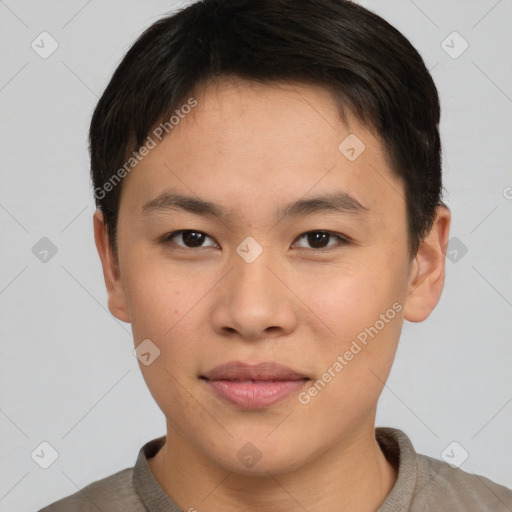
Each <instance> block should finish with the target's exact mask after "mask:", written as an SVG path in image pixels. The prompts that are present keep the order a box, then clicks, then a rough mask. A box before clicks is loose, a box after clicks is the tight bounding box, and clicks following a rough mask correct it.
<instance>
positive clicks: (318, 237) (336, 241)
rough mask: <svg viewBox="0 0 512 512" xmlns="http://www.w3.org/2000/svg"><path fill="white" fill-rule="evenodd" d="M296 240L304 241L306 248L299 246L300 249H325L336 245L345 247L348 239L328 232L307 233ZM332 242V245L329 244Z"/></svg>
mask: <svg viewBox="0 0 512 512" xmlns="http://www.w3.org/2000/svg"><path fill="white" fill-rule="evenodd" d="M298 240H305V242H306V243H307V244H308V245H309V247H308V246H304V245H302V246H299V247H300V248H301V249H303V248H306V249H326V248H330V247H334V246H336V245H347V244H348V243H349V240H348V238H346V237H344V236H342V235H337V234H335V233H331V232H330V231H308V232H307V233H304V234H303V235H301V236H300V237H299V238H298ZM331 242H332V243H331Z"/></svg>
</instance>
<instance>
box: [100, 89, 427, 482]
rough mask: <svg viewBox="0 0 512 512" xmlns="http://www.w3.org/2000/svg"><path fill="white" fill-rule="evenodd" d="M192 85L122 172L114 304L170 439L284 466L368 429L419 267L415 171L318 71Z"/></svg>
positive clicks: (240, 460) (221, 460) (210, 455)
mask: <svg viewBox="0 0 512 512" xmlns="http://www.w3.org/2000/svg"><path fill="white" fill-rule="evenodd" d="M194 98H195V99H196V100H197V105H196V106H195V107H194V108H193V109H190V110H191V111H190V112H189V113H187V114H186V115H183V114H182V117H180V120H179V122H178V123H177V124H176V125H175V126H174V128H173V129H172V133H171V134H170V135H169V136H167V137H166V138H163V140H162V141H161V142H159V143H158V144H157V145H156V147H154V148H153V149H151V150H150V151H149V152H148V154H147V155H146V156H145V157H144V158H143V159H142V160H141V161H140V163H139V164H138V165H137V167H136V168H135V169H134V170H133V171H132V172H131V173H130V174H129V175H128V176H127V177H126V178H125V180H124V182H123V189H122V194H121V201H120V209H119V220H118V273H117V274H116V273H115V272H114V273H113V274H112V276H113V277H112V279H111V280H114V281H115V280H117V283H116V286H115V290H114V288H113V287H112V286H111V287H110V303H109V305H110V308H111V311H112V312H113V313H114V314H115V315H116V316H117V317H118V318H120V319H122V320H125V321H130V322H131V324H132V328H133V333H134V339H135V344H136V345H137V346H138V345H139V344H140V343H141V342H143V340H150V341H145V342H144V343H145V344H146V345H141V347H143V346H144V347H146V349H144V353H145V354H149V355H145V356H144V358H145V359H146V361H144V362H145V363H148V362H149V363H150V364H147V365H146V364H142V363H141V370H142V372H143V375H144V378H145V380H146V382H147V384H148V386H149V389H150V391H151V393H152V394H153V396H154V398H155V400H156V402H157V403H158V405H159V406H160V408H161V409H162V411H163V412H164V414H165V416H166V418H167V421H168V427H169V430H170V431H172V432H173V436H174V437H173V439H175V440H176V442H179V443H181V445H182V446H183V447H186V449H188V450H191V451H194V452H195V453H197V454H200V455H199V456H200V457H205V458H207V459H208V460H210V461H213V462H214V463H216V464H218V465H219V466H221V467H223V468H225V469H227V470H229V471H234V472H238V473H250V474H263V473H264V472H265V471H270V472H272V473H273V474H279V473H282V472H286V471H290V470H291V469H294V468H299V467H301V466H304V465H305V464H308V463H309V462H312V461H313V460H314V459H315V458H318V457H319V456H322V455H324V454H327V453H333V450H334V451H335V450H336V447H340V446H343V445H345V444H347V443H348V442H349V440H351V439H356V438H357V436H358V435H360V433H361V432H365V431H366V432H368V429H370V430H372V431H373V425H374V416H375V409H376V403H377V399H378V397H379V395H380V393H381V390H382V388H383V385H384V381H385V380H386V378H387V376H388V373H389V371H390V368H391V364H392V361H393V357H394V354H395V350H396V346H397V342H398V338H399V334H400V330H401V325H402V321H403V315H404V312H405V311H406V307H407V304H406V303H407V301H408V300H409V298H410V295H411V290H412V289H413V284H414V283H413V279H414V276H415V275H416V274H417V273H418V272H417V271H419V266H418V264H417V261H416V260H414V258H411V257H410V255H409V254H408V243H407V237H406V233H407V218H406V204H405V201H404V188H403V184H402V182H401V181H400V180H399V179H398V178H397V177H396V176H395V175H394V174H393V172H392V171H391V169H390V168H389V167H388V164H387V163H386V158H385V155H384V153H383V149H382V147H381V145H380V143H379V142H378V140H377V139H376V138H375V137H374V136H373V135H372V134H371V133H370V132H369V131H368V130H367V129H366V128H365V127H363V126H362V125H361V124H359V123H358V122H357V120H355V119H353V118H350V117H349V118H348V125H347V124H345V123H343V122H342V121H341V119H340V116H339V114H338V107H337V104H336V102H335V100H334V99H333V97H331V95H330V94H329V93H328V92H327V91H326V90H324V89H322V88H319V87H315V86H310V85H292V84H275V83H274V84H272V85H258V84H255V83H252V82H245V81H242V80H236V81H235V80H232V81H227V80H225V81H223V82H219V83H216V84H213V83H211V84H209V85H207V86H203V88H201V89H199V90H197V91H196V92H195V93H194ZM185 110H186V111H188V110H189V109H185ZM150 135H151V134H150ZM347 137H350V138H349V139H347ZM153 138H155V137H153ZM344 141H345V142H344ZM363 144H364V146H363ZM98 229H99V228H98ZM103 260H104V267H105V266H108V262H106V259H105V257H103ZM107 275H108V270H107V271H106V276H107ZM106 278H107V280H108V279H110V278H108V277H106ZM158 351H159V355H158ZM155 355H158V357H156V358H155ZM226 363H235V364H234V368H235V369H233V368H231V369H228V370H224V371H222V370H219V372H217V373H215V372H213V373H212V371H213V370H214V369H215V368H216V367H218V366H219V365H224V364H226ZM244 364H245V365H247V367H243V365H244ZM255 365H260V366H257V367H256V368H254V366H255ZM277 365H282V366H284V367H286V368H287V369H288V371H281V373H279V371H278V370H279V368H278V367H277ZM240 367H242V369H241V370H240ZM281 370H282V369H281ZM237 371H239V372H240V373H237ZM251 372H252V373H251ZM292 372H294V373H292ZM205 377H210V378H205ZM254 460H256V463H254Z"/></svg>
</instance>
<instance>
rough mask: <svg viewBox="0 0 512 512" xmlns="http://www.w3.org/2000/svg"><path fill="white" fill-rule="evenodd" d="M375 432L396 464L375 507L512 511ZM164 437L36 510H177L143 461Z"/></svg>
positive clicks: (389, 432) (504, 496)
mask: <svg viewBox="0 0 512 512" xmlns="http://www.w3.org/2000/svg"><path fill="white" fill-rule="evenodd" d="M376 438H377V441H378V442H379V444H380V446H381V448H382V451H383V452H384V454H385V455H386V457H387V459H388V460H389V461H390V462H391V463H392V464H393V465H395V467H398V478H397V480H396V482H395V485H394V486H393V489H391V492H390V493H389V495H388V496H387V497H386V499H385V501H384V503H382V505H381V506H380V507H379V508H378V509H377V511H376V512H429V511H432V512H445V511H446V512H459V511H471V512H472V511H474V512H512V490H510V489H508V488H506V487H503V486H501V485H498V484H496V483H494V482H491V481H490V480H488V479H487V478H484V477H482V476H478V475H472V474H469V473H466V472H465V471H462V470H461V469H454V468H452V467H451V466H449V465H448V464H447V463H445V462H442V461H439V460H435V459H432V458H430V457H426V456H425V455H418V454H417V453H416V452H415V450H414V448H413V446H412V444H411V442H410V440H409V438H408V437H407V436H406V435H405V434H404V433H403V432H401V431H400V430H396V429H391V428H377V429H376ZM164 441H165V437H161V438H159V439H154V440H153V441H150V442H149V443H147V444H145V445H144V446H143V447H142V448H141V450H140V452H139V455H138V458H137V462H136V463H135V467H133V468H129V469H125V470H123V471H120V472H119V473H116V474H114V475H112V476H109V477H107V478H104V479H103V480H99V481H97V482H94V483H92V484H90V485H88V486H87V487H85V488H84V489H82V490H81V491H79V492H77V493H76V494H73V495H71V496H69V497H67V498H64V499H62V500H60V501H57V502H56V503H54V504H53V505H50V506H48V507H46V508H44V509H42V510H41V511H40V512H182V510H181V509H180V508H179V507H178V506H177V505H176V504H175V503H174V502H173V501H172V500H171V498H169V496H167V494H166V493H165V491H164V490H163V489H162V487H160V485H159V484H158V482H157V481H156V480H155V478H154V476H153V474H152V473H151V470H150V469H149V466H148V463H147V459H149V458H151V457H153V456H154V455H156V453H157V452H158V450H159V449H160V448H161V447H162V445H163V444H164ZM205 510H206V509H205Z"/></svg>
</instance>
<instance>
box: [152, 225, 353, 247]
mask: <svg viewBox="0 0 512 512" xmlns="http://www.w3.org/2000/svg"><path fill="white" fill-rule="evenodd" d="M184 233H196V234H199V235H204V236H205V237H207V238H210V239H211V240H213V238H212V237H210V236H208V235H207V234H206V233H204V232H203V231H196V230H193V229H181V230H178V231H173V232H172V233H168V234H167V235H164V236H163V237H162V238H161V242H162V243H163V244H166V245H167V244H174V245H176V246H178V247H179V248H180V249H190V250H193V249H202V248H204V247H211V246H199V247H187V246H185V245H179V244H176V243H174V242H173V241H172V239H173V238H175V237H176V236H179V235H183V234H184ZM314 233H322V234H325V235H328V236H329V237H334V238H337V239H338V243H337V244H333V245H328V246H326V247H321V248H314V247H311V248H305V247H300V248H299V249H300V250H304V249H306V250H308V249H309V250H312V251H315V252H324V251H328V250H332V249H336V248H339V247H342V246H347V245H351V244H352V243H353V242H352V240H351V239H350V238H349V237H347V236H345V235H342V234H339V233H334V232H332V231H326V230H321V229H319V230H313V231H306V232H305V233H302V234H301V235H299V236H298V237H297V238H296V239H295V241H297V240H300V239H301V238H304V237H307V236H308V235H310V234H314ZM295 241H294V243H295Z"/></svg>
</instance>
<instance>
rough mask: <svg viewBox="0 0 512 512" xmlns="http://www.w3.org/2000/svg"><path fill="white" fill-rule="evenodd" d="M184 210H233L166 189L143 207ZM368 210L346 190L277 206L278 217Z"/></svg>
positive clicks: (146, 210) (207, 213)
mask: <svg viewBox="0 0 512 512" xmlns="http://www.w3.org/2000/svg"><path fill="white" fill-rule="evenodd" d="M172 211H185V212H189V213H192V214H195V215H201V216H203V217H219V218H221V219H222V218H227V217H229V216H231V215H233V213H232V210H230V209H229V208H226V207H224V206H222V205H219V204H215V203H212V202H210V201H205V200H204V199H200V198H198V197H193V196H187V195H183V194H175V193H171V192H164V193H162V194H160V195H159V196H158V197H156V198H155V199H152V200H151V201H148V202H147V203H146V204H145V205H144V206H143V207H142V214H143V215H150V214H152V213H170V212H172ZM366 211H368V208H367V207H366V206H363V205H362V204H361V203H360V202H359V201H358V200H357V199H356V198H355V197H353V196H351V195H350V194H348V193H347V192H343V191H339V192H330V193H326V194H321V195H318V196H314V197H306V198H301V199H299V200H297V201H295V202H293V203H289V204H287V205H285V206H284V207H283V208H282V209H281V208H278V210H277V212H276V215H277V217H278V218H279V220H282V219H284V218H285V217H300V216H305V215H312V214H315V213H325V212H332V213H346V214H362V213H364V212H366Z"/></svg>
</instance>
